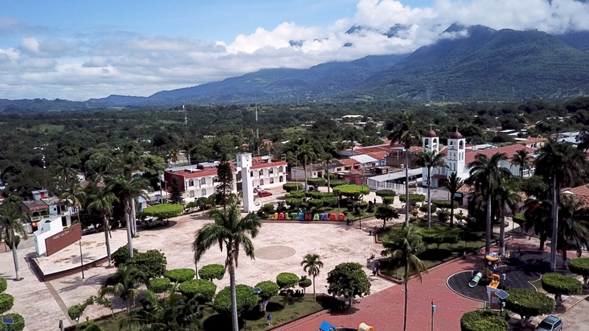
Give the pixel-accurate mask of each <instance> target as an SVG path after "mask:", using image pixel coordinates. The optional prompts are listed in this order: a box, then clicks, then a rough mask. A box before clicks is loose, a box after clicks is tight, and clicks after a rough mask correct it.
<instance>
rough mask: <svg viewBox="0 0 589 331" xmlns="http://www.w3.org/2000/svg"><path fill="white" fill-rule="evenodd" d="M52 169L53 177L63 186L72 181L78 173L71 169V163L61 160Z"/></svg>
mask: <svg viewBox="0 0 589 331" xmlns="http://www.w3.org/2000/svg"><path fill="white" fill-rule="evenodd" d="M52 168H53V172H54V173H55V175H56V176H57V177H58V178H59V179H60V180H61V181H62V182H63V184H65V185H67V184H68V183H69V182H70V181H71V180H72V179H74V178H75V177H76V175H77V173H78V170H77V169H75V168H74V167H73V165H72V162H71V161H70V160H68V159H61V160H58V161H56V162H55V163H54V164H53V166H52Z"/></svg>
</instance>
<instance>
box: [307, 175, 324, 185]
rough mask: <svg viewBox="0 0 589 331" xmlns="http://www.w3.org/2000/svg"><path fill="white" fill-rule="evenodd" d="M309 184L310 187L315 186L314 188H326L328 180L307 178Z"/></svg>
mask: <svg viewBox="0 0 589 331" xmlns="http://www.w3.org/2000/svg"><path fill="white" fill-rule="evenodd" d="M307 183H309V185H313V186H326V185H327V179H325V178H322V177H317V178H307Z"/></svg>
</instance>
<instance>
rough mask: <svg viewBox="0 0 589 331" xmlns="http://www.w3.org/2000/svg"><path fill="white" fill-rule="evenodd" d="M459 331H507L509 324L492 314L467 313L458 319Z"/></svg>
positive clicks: (488, 312)
mask: <svg viewBox="0 0 589 331" xmlns="http://www.w3.org/2000/svg"><path fill="white" fill-rule="evenodd" d="M460 330H461V331H507V330H509V324H507V322H506V321H505V319H504V318H503V317H502V316H500V315H498V314H495V313H493V312H490V311H482V310H475V311H469V312H468V313H466V314H464V315H462V318H460Z"/></svg>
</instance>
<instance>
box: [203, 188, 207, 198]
mask: <svg viewBox="0 0 589 331" xmlns="http://www.w3.org/2000/svg"><path fill="white" fill-rule="evenodd" d="M202 196H203V197H206V196H207V189H206V188H203V189H202Z"/></svg>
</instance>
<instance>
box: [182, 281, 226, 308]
mask: <svg viewBox="0 0 589 331" xmlns="http://www.w3.org/2000/svg"><path fill="white" fill-rule="evenodd" d="M178 290H179V291H180V293H182V294H183V295H184V296H186V297H187V298H188V299H192V298H196V300H197V301H199V302H203V303H204V302H208V301H211V300H213V297H214V296H215V292H216V291H217V285H215V284H213V282H211V281H209V280H206V279H193V280H189V281H187V282H184V283H182V284H180V286H178Z"/></svg>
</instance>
